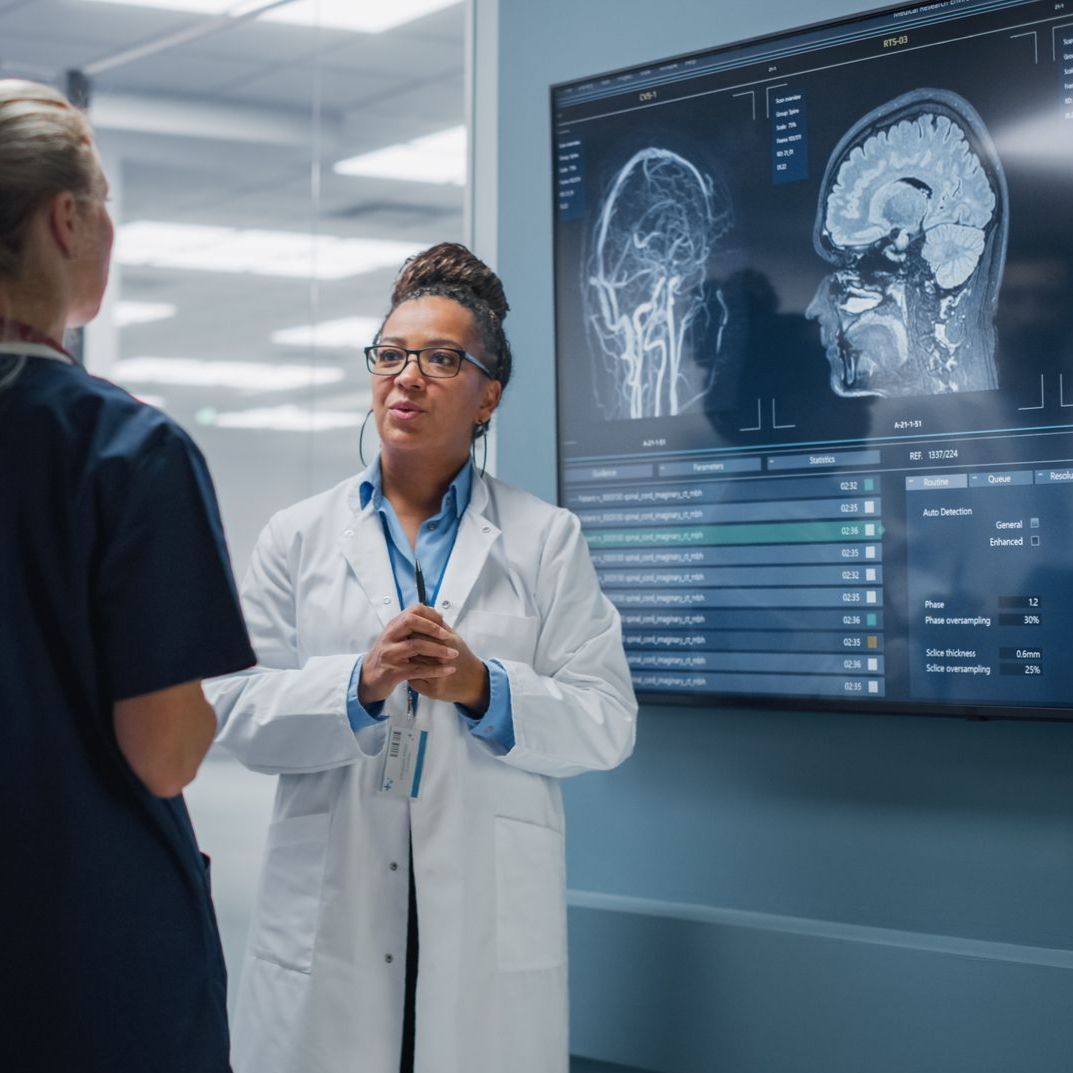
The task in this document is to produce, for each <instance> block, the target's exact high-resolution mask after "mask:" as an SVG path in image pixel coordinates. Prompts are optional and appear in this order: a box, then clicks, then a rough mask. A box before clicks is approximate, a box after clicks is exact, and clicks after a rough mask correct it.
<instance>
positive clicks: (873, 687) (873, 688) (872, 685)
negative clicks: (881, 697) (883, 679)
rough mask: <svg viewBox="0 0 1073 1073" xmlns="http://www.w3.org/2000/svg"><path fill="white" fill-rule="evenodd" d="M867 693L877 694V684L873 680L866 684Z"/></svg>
mask: <svg viewBox="0 0 1073 1073" xmlns="http://www.w3.org/2000/svg"><path fill="white" fill-rule="evenodd" d="M868 692H869V693H878V692H879V683H878V682H877V681H876V680H875V679H874V678H873V679H872V680H871V681H870V682H869V683H868Z"/></svg>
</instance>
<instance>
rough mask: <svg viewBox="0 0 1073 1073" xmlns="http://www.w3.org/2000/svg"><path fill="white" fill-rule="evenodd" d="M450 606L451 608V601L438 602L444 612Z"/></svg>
mask: <svg viewBox="0 0 1073 1073" xmlns="http://www.w3.org/2000/svg"><path fill="white" fill-rule="evenodd" d="M450 606H451V601H450V600H441V601H440V607H442V608H443V609H444V610H446V609H447V608H448V607H450Z"/></svg>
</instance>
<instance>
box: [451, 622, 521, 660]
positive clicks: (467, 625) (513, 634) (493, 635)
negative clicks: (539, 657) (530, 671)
mask: <svg viewBox="0 0 1073 1073" xmlns="http://www.w3.org/2000/svg"><path fill="white" fill-rule="evenodd" d="M459 632H460V633H461V634H462V636H463V637H464V638H465V640H466V642H467V644H469V645H470V647H471V648H472V649H473V651H474V652H475V653H476V654H477V655H478V656H480V658H481V659H506V660H516V661H517V662H519V663H528V664H532V662H533V655H534V653H535V652H536V642H537V635H538V634H539V633H540V620H539V619H537V618H530V617H528V616H525V615H501V614H499V613H498V612H496V611H479V610H473V611H470V612H468V613H467V614H466V616H465V618H464V619H463V620H462V622H461V623H459Z"/></svg>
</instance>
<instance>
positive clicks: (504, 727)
mask: <svg viewBox="0 0 1073 1073" xmlns="http://www.w3.org/2000/svg"><path fill="white" fill-rule="evenodd" d="M472 490H473V464H472V463H471V462H467V463H466V464H465V465H464V466H463V467H462V469H460V470H459V471H458V475H457V476H456V477H455V479H454V480H453V481H452V482H451V484H450V487H448V489H447V491H446V492H445V493H444V496H443V501H442V503H441V505H440V510H439V513H438V514H436V515H435V516H434V517H432V518H429V519H428V520H427V521H425V522H423V523H422V525H421V528H420V529H419V530H418V533H417V549H416V555H415V553H414V549H412V548H411V547H410V541H409V539H408V538H407V536H406V533H405V532H404V531H403V528H402V525H401V523H400V522H399V519H398V516H397V515H396V514H395V510H394V508H393V507H392V506H391V503H390V502H388V500H387V499H385V498H384V493H383V484H382V481H381V476H380V459H379V458H377V459H376V461H374V462H373V464H372V465H371V466H370V467H369V469H368V472H367V474H366V477H365V480H363V481H362V482H361V486H360V487H359V489H358V495H359V499H360V502H361V506H362V509H363V510H364V509H365V508H366V507H367V506H368V505H369V503H370V502H372V504H373V508H374V509H375V510H376V511H377V513H378V514H379V515H380V521H381V524H382V525H383V527H384V536H385V538H386V539H387V550H388V555H389V556H390V558H391V570H392V573H393V574H394V575H395V587H396V589H397V590H398V594H399V606H400V607H412V606H413V605H414V604H416V603H417V576H416V572H415V570H414V560H415V558H416V560H417V561H418V562H419V563H420V564H421V572H422V574H423V575H424V578H425V585H426V586H427V589H428V595H429V598H430V602H432V603H435V594H436V593H437V592H438V591H439V587H440V581H441V580H442V578H443V575H444V572H445V571H446V569H447V563H448V560H449V559H450V558H451V552H452V550H453V548H454V544H455V538H456V537H457V536H458V525H459V522H460V521H461V519H462V515H463V514H464V513H465V511H466V507H468V506H469V499H470V493H471V492H472ZM363 659H364V657H363V656H358V658H357V661H356V662H355V664H354V670H353V672H352V673H351V675H350V686H349V688H348V689H347V717H348V718H349V720H350V725H351V726H352V727H353V728H354V729H355V730H361V729H362V728H363V727H367V726H372V725H373V724H374V723H379V722H382V721H383V720H384V719H385V718H386V716H385V715H384V712H383V709H384V704H383V701H378V702H377V703H375V704H372V705H370V706H369V707H368V708H366V707H365V706H364V705H363V704H362V703H361V701H360V700H358V683H359V682H360V680H361V665H362V660H363ZM484 665H485V666H486V667H487V668H488V710H487V711H486V712H485V713H484V715H483V716H477V715H474V714H473V713H472V712H471V711H470V710H469V709H468V708H466V707H464V706H463V705H461V704H457V705H455V707H456V708H457V709H458V711H459V712H460V713H461V715H462V716H463V718H465V720H466V721H467V723H469V727H470V732H471V733H472V734H474V735H475V736H476V737H478V738H481V739H482V740H484V741H493V742H496V743H497V744H498V745H501V746H502V747H503V748H504V749H506V750H508V751H509V750H511V749H513V748H514V715H513V711H512V708H511V701H510V681H509V679H508V678H507V672H506V670H505V669H504V667H503V666H502V664H501V663H499V662H498V660H494V659H493V660H485V661H484Z"/></svg>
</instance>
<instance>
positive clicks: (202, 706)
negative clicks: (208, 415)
mask: <svg viewBox="0 0 1073 1073" xmlns="http://www.w3.org/2000/svg"><path fill="white" fill-rule="evenodd" d="M106 190H107V187H106V182H105V179H104V176H103V175H102V173H101V170H100V165H99V162H98V159H97V155H96V151H95V149H94V147H93V142H92V138H91V135H90V132H89V128H88V126H87V124H86V122H85V119H84V118H83V117H82V115H81V114H80V113H79V112H78V111H76V110H75V109H74V108H72V107H71V106H70V105H69V104H68V102H67V101H66V100H65V99H64V98H63V97H62V96H60V95H59V94H57V93H56V92H55V91H53V90H51V89H48V88H47V87H44V86H39V85H36V84H34V83H29V82H16V81H0V601H2V605H0V606H2V609H3V611H2V614H0V756H2V758H3V763H4V771H3V772H2V774H0V822H2V828H0V829H2V832H3V870H2V876H3V879H2V882H0V909H2V913H3V926H4V928H5V931H6V935H5V938H4V941H3V944H2V949H3V951H4V954H5V957H4V964H3V968H2V971H0V981H2V982H0V1023H2V1024H3V1025H4V1026H5V1032H4V1034H3V1039H0V1067H3V1068H4V1069H10V1070H18V1071H19V1073H61V1071H66V1070H78V1071H79V1073H128V1071H129V1073H223V1071H226V1070H227V1069H228V1068H229V1065H228V1034H227V1020H226V1005H225V1000H226V994H225V992H226V982H225V974H224V966H223V959H222V955H221V950H220V942H219V937H218V934H217V930H216V922H215V918H214V915H213V910H212V903H211V900H210V895H209V883H208V875H207V872H206V865H205V863H204V861H203V858H202V857H201V855H200V854H199V852H198V849H197V844H196V842H195V840H194V835H193V831H192V829H191V827H190V821H189V818H188V816H187V813H186V808H185V806H184V805H183V801H182V797H181V796H179V795H180V793H181V790H182V788H183V786H184V785H186V783H188V782H189V781H190V780H191V779H192V778H193V777H194V774H195V773H196V771H197V767H198V764H199V763H200V762H201V759H202V757H203V756H204V754H205V751H206V750H207V749H208V747H209V744H210V743H211V740H212V737H213V734H214V732H215V729H216V724H215V719H214V717H213V714H212V710H211V709H210V708H209V707H208V705H207V704H206V703H205V700H204V697H203V696H202V693H201V685H200V680H201V679H202V678H206V677H210V676H214V675H219V674H224V673H228V672H232V671H237V670H240V669H242V668H244V667H247V666H249V665H250V664H252V663H253V662H254V655H253V652H252V650H251V649H250V645H249V641H248V638H247V635H246V630H245V627H244V625H243V622H242V617H241V613H240V611H239V609H238V606H237V602H236V597H235V589H234V582H233V580H232V577H231V571H230V566H229V564H228V558H227V552H226V548H225V545H224V539H223V532H222V528H221V524H220V518H219V514H218V510H217V507H216V501H215V497H214V493H213V489H212V484H211V481H210V479H209V475H208V472H207V470H206V468H205V463H204V460H203V459H202V457H201V455H200V453H199V452H198V450H197V448H196V447H195V446H194V445H193V443H192V442H191V441H190V439H189V438H188V437H187V436H186V435H185V433H183V431H182V430H181V429H179V428H178V427H177V426H176V425H175V424H174V423H173V422H171V421H170V420H169V419H168V418H167V417H165V416H164V415H163V414H161V413H159V412H158V411H156V410H153V409H152V408H150V407H147V406H144V405H142V404H141V403H139V402H137V401H136V400H134V399H132V398H131V397H130V396H129V395H127V394H126V393H125V392H123V391H121V390H120V389H119V388H116V387H114V386H113V385H111V384H109V383H107V382H106V381H103V380H98V379H95V378H94V377H91V376H89V375H88V374H87V373H86V372H85V371H84V370H83V369H82V368H80V367H79V366H78V365H77V364H76V363H75V362H74V361H73V359H72V358H71V357H70V355H68V354H67V353H66V352H65V351H64V349H63V347H62V345H61V344H60V342H59V340H60V339H61V338H62V335H63V331H64V329H65V328H68V327H74V326H78V325H81V324H85V323H86V322H87V321H88V320H90V319H92V317H93V316H94V315H95V314H96V312H97V309H98V307H99V306H100V302H101V297H102V294H103V291H104V286H105V282H106V280H107V275H108V262H109V257H110V252H111V245H112V222H111V220H110V219H109V216H108V211H107V208H106V206H105V197H106Z"/></svg>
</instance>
